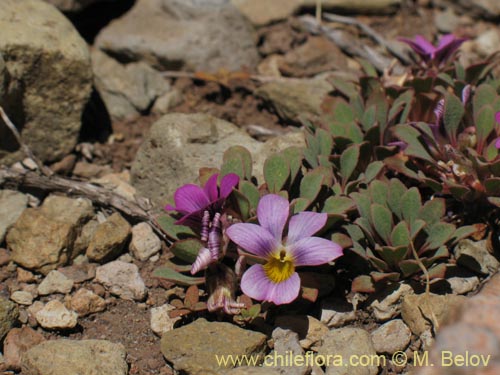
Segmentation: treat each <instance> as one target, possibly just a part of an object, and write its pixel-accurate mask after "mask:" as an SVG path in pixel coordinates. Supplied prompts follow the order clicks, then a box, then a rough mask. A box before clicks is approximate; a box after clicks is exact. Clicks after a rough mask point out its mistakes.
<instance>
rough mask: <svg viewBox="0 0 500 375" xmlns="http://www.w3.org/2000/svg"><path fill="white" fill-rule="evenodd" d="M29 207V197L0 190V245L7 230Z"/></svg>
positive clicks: (12, 191) (11, 191)
mask: <svg viewBox="0 0 500 375" xmlns="http://www.w3.org/2000/svg"><path fill="white" fill-rule="evenodd" d="M27 205H28V197H27V196H26V195H24V194H22V193H19V192H17V191H14V190H0V212H1V213H2V214H1V215H0V243H2V242H3V240H4V239H5V234H6V233H7V230H8V229H9V228H10V227H11V226H12V225H13V224H14V223H15V222H16V221H17V219H18V218H19V216H21V214H22V213H23V211H24V210H25V209H26V206H27Z"/></svg>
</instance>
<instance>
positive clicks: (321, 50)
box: [280, 36, 347, 77]
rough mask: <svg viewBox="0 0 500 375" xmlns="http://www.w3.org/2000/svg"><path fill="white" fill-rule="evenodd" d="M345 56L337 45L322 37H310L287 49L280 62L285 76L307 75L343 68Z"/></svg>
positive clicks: (345, 61) (344, 66)
mask: <svg viewBox="0 0 500 375" xmlns="http://www.w3.org/2000/svg"><path fill="white" fill-rule="evenodd" d="M346 68H347V57H346V56H345V55H344V54H343V53H342V51H341V50H340V48H339V47H337V46H336V45H335V44H333V43H332V42H330V41H329V40H328V39H326V38H324V37H319V36H317V37H310V38H308V39H307V41H306V43H304V44H302V45H300V46H299V47H297V48H295V49H293V50H291V51H289V52H287V53H286V55H285V56H284V58H283V60H282V63H281V64H280V70H281V72H282V73H283V74H284V75H286V76H293V77H307V76H313V75H315V74H318V73H322V72H326V71H330V70H345V69H346Z"/></svg>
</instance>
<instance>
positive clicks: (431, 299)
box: [401, 294, 467, 336]
mask: <svg viewBox="0 0 500 375" xmlns="http://www.w3.org/2000/svg"><path fill="white" fill-rule="evenodd" d="M466 300H467V299H466V298H465V297H463V296H455V295H453V294H447V295H437V294H429V295H426V294H418V295H415V294H413V295H412V294H409V295H406V296H405V297H404V298H403V303H402V304H401V316H402V318H403V320H404V322H405V323H406V324H407V325H408V327H410V329H411V331H412V332H413V333H414V334H415V335H417V336H420V335H421V334H422V333H424V332H425V331H427V330H429V329H431V328H432V327H431V322H433V324H436V323H437V325H438V326H441V325H442V324H443V323H444V322H446V321H447V320H448V319H449V318H450V316H452V315H451V314H454V313H455V311H456V309H457V308H459V307H460V305H461V304H463V303H464V302H465V301H466Z"/></svg>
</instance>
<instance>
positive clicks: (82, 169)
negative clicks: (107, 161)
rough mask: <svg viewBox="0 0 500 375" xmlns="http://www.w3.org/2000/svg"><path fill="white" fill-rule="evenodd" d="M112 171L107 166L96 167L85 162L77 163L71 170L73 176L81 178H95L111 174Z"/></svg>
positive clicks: (96, 165)
mask: <svg viewBox="0 0 500 375" xmlns="http://www.w3.org/2000/svg"><path fill="white" fill-rule="evenodd" d="M112 171H113V170H112V169H111V167H110V166H109V165H98V164H93V163H87V162H86V161H78V162H76V164H75V168H74V169H73V176H77V177H82V178H89V179H90V178H97V177H102V176H104V175H105V174H108V173H111V172H112Z"/></svg>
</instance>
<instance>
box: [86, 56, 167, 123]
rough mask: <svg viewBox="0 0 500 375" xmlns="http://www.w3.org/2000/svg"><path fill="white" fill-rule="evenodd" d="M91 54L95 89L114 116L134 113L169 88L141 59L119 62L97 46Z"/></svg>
mask: <svg viewBox="0 0 500 375" xmlns="http://www.w3.org/2000/svg"><path fill="white" fill-rule="evenodd" d="M91 58H92V69H93V71H94V76H95V85H96V89H97V91H98V92H99V94H100V96H101V98H102V100H103V101H104V104H105V105H106V109H107V110H108V112H109V114H110V115H111V117H112V118H114V119H119V120H121V119H132V118H135V117H138V116H139V115H140V114H141V113H143V112H146V110H147V109H149V108H150V107H151V105H152V103H153V102H154V101H155V99H156V98H158V97H160V96H161V95H163V94H165V93H167V92H168V91H169V90H170V84H169V83H168V81H167V80H166V79H165V78H163V76H162V75H161V74H160V73H159V72H158V71H156V70H154V69H153V68H151V67H150V66H149V65H147V64H146V63H144V62H139V63H130V64H127V65H122V64H120V63H119V62H118V61H116V60H115V59H113V58H112V57H109V56H108V55H107V54H105V53H104V52H102V51H101V50H99V49H94V50H92V52H91Z"/></svg>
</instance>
